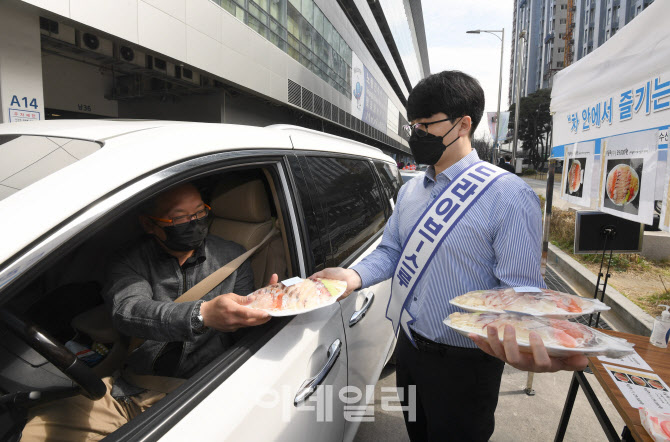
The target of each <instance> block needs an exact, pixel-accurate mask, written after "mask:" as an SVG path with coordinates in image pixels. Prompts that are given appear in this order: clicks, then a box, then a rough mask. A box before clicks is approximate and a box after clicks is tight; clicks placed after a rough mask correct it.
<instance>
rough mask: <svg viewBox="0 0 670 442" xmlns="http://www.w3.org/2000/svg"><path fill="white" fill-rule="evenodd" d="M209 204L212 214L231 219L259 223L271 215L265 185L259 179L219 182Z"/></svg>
mask: <svg viewBox="0 0 670 442" xmlns="http://www.w3.org/2000/svg"><path fill="white" fill-rule="evenodd" d="M211 206H212V213H213V214H214V216H216V217H219V218H225V219H229V220H233V221H244V222H248V223H261V222H264V221H267V220H268V219H270V217H271V216H272V214H271V212H270V204H269V202H268V196H267V193H266V192H265V186H264V185H263V181H262V180H260V179H254V180H251V181H246V182H224V183H221V184H219V186H218V187H217V188H216V191H215V192H214V196H213V198H212V204H211Z"/></svg>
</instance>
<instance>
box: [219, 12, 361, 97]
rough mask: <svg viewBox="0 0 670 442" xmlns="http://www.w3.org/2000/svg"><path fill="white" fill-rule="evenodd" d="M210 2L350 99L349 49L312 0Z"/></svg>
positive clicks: (350, 54)
mask: <svg viewBox="0 0 670 442" xmlns="http://www.w3.org/2000/svg"><path fill="white" fill-rule="evenodd" d="M214 2H215V3H217V4H218V5H220V6H221V7H222V8H223V9H225V10H226V11H228V12H229V13H230V14H232V15H234V16H235V17H236V18H238V19H239V20H240V21H242V22H244V23H246V24H247V25H248V26H249V27H250V28H252V29H253V30H254V31H256V32H257V33H258V34H260V35H261V36H263V37H264V38H266V39H267V40H269V41H271V42H272V43H273V44H274V45H275V46H277V47H278V48H280V49H281V50H283V51H284V52H286V53H288V54H289V55H290V56H291V57H293V58H294V59H295V60H296V61H298V62H300V63H301V64H302V65H303V66H305V67H306V68H307V69H309V70H311V71H312V72H314V73H315V74H316V75H318V76H319V77H320V78H322V79H323V80H324V81H326V82H327V83H328V84H330V85H331V86H332V87H333V88H335V89H337V90H338V91H339V92H340V93H342V94H344V95H345V96H346V97H348V98H351V92H350V90H349V89H350V86H351V72H349V70H350V69H351V58H352V52H351V48H350V47H349V45H347V44H346V42H345V41H344V39H342V36H341V35H340V34H339V33H338V32H337V30H336V29H335V28H334V27H333V25H332V24H331V23H330V21H329V20H328V18H327V17H326V16H325V15H324V14H323V11H321V9H319V7H318V6H317V5H316V4H315V3H314V0H214Z"/></svg>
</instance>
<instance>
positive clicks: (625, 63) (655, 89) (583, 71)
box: [551, 0, 670, 157]
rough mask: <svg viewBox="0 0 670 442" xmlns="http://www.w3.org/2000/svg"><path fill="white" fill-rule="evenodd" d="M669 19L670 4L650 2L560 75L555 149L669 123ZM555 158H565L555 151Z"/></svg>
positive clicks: (554, 110)
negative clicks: (629, 97) (630, 97)
mask: <svg viewBox="0 0 670 442" xmlns="http://www.w3.org/2000/svg"><path fill="white" fill-rule="evenodd" d="M622 13H623V11H622ZM668 17H670V1H667V0H659V1H656V2H654V3H652V4H651V5H650V6H649V7H647V9H646V10H644V11H643V12H642V13H641V14H640V15H639V16H638V17H636V18H635V19H634V20H632V21H631V22H630V23H629V24H627V25H626V26H624V27H623V28H621V30H620V31H618V32H617V33H616V34H615V35H614V36H613V37H612V38H610V39H609V40H608V41H607V42H605V43H604V44H603V45H601V46H600V47H598V48H597V49H596V50H595V51H593V52H592V53H591V54H589V55H587V56H586V57H584V58H582V59H581V60H579V61H578V62H576V63H574V64H572V65H570V66H568V67H567V68H565V69H563V70H562V71H560V72H559V73H557V74H556V76H555V77H554V80H553V89H552V93H551V111H552V113H554V126H553V127H554V143H553V144H554V146H556V147H559V148H562V146H564V145H566V144H571V143H575V142H578V141H587V140H594V139H600V138H604V137H609V136H613V135H618V134H623V133H630V132H634V131H638V130H645V129H652V128H659V127H663V126H667V125H668V124H670V26H668V23H667V20H668ZM640 90H641V92H640ZM627 91H630V94H629V95H630V96H632V102H633V103H632V112H630V113H629V112H627V106H628V104H627V101H628V99H627V97H628V96H629V95H627V94H626V92H627ZM645 94H646V95H645ZM647 100H648V101H647ZM638 101H640V103H639V107H637V106H638ZM636 107H637V111H636V110H635V108H636ZM629 115H630V116H629ZM596 123H597V124H596ZM559 150H562V149H559ZM552 156H554V157H559V156H562V155H561V153H560V152H558V151H556V152H554V151H552Z"/></svg>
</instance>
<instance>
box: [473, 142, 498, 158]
mask: <svg viewBox="0 0 670 442" xmlns="http://www.w3.org/2000/svg"><path fill="white" fill-rule="evenodd" d="M472 148H473V149H475V150H476V151H477V155H479V158H480V159H482V160H485V161H488V162H491V155H492V154H493V144H492V143H489V142H488V141H487V140H486V138H484V137H482V138H474V139H473V140H472Z"/></svg>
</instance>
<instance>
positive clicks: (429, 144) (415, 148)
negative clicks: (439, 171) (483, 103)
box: [409, 119, 460, 166]
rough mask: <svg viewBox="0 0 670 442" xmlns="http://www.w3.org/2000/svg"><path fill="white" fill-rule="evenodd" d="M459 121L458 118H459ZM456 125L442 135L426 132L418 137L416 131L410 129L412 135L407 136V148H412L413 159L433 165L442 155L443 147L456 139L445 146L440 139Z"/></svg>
mask: <svg viewBox="0 0 670 442" xmlns="http://www.w3.org/2000/svg"><path fill="white" fill-rule="evenodd" d="M459 121H460V119H459ZM456 126H457V125H456V124H454V125H453V126H452V128H451V129H449V131H448V132H447V133H446V134H444V135H442V136H441V137H438V136H436V135H433V134H431V133H428V134H427V135H426V136H424V137H420V136H418V135H417V134H416V131H412V136H411V137H410V138H409V148H410V149H411V150H412V155H414V159H415V160H416V162H417V163H418V164H427V165H429V166H434V165H435V163H437V162H438V161H440V158H441V157H442V154H443V153H444V151H445V149H446V148H447V147H449V146H451V145H452V144H454V143H455V142H456V140H458V138H456V139H455V140H454V141H452V142H451V143H449V144H447V145H446V146H445V145H444V143H442V140H443V139H444V137H446V136H447V135H449V133H450V132H451V131H452V130H454V128H455V127H456Z"/></svg>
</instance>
